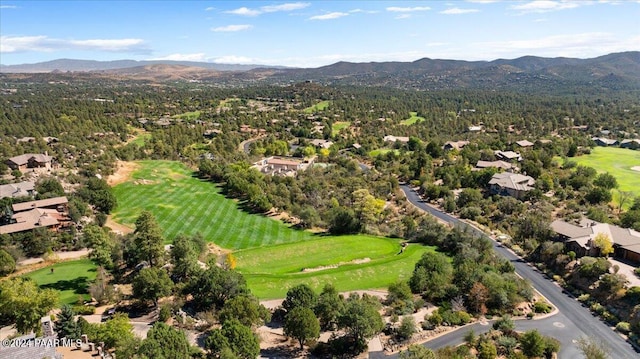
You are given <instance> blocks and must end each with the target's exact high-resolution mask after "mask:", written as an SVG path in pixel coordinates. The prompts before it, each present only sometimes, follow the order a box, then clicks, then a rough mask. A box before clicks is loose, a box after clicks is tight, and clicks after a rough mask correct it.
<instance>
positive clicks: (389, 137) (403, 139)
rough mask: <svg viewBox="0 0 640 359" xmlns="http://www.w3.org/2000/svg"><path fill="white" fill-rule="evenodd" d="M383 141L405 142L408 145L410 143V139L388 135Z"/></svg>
mask: <svg viewBox="0 0 640 359" xmlns="http://www.w3.org/2000/svg"><path fill="white" fill-rule="evenodd" d="M383 140H384V142H403V143H407V142H409V137H402V136H392V135H386V136H384V138H383Z"/></svg>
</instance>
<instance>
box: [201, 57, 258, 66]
mask: <svg viewBox="0 0 640 359" xmlns="http://www.w3.org/2000/svg"><path fill="white" fill-rule="evenodd" d="M211 62H214V63H216V64H244V65H247V64H262V62H255V60H253V59H252V58H250V57H246V56H235V55H227V56H221V57H216V58H215V59H213V60H211Z"/></svg>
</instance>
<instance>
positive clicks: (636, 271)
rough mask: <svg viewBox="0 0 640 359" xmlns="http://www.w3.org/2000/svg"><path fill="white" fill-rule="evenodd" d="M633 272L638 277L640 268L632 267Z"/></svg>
mask: <svg viewBox="0 0 640 359" xmlns="http://www.w3.org/2000/svg"><path fill="white" fill-rule="evenodd" d="M633 273H635V274H636V275H637V276H638V277H640V268H636V269H634V270H633Z"/></svg>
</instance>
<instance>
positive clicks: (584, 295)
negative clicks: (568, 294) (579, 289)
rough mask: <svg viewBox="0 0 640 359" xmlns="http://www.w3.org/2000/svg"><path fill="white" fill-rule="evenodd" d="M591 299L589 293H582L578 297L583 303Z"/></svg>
mask: <svg viewBox="0 0 640 359" xmlns="http://www.w3.org/2000/svg"><path fill="white" fill-rule="evenodd" d="M589 299H591V295H589V293H584V294H580V296H579V297H578V301H579V302H581V303H585V302H588V301H589Z"/></svg>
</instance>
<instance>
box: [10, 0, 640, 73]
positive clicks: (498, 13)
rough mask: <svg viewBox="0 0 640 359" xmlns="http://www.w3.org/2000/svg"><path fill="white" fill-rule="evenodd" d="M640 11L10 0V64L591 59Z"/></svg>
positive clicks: (555, 2)
mask: <svg viewBox="0 0 640 359" xmlns="http://www.w3.org/2000/svg"><path fill="white" fill-rule="evenodd" d="M639 19H640V1H639V0H618V1H616V0H593V1H588V0H543V1H494V0H468V1H291V2H279V1H95V0H91V1H62V2H61V1H11V0H0V36H1V38H0V63H2V64H4V65H12V64H21V63H34V62H40V61H48V60H53V59H58V58H74V59H90V60H118V59H134V60H151V59H170V60H191V61H205V62H216V63H235V64H265V65H283V66H296V67H317V66H323V65H328V64H331V63H335V62H337V61H352V62H368V61H414V60H417V59H420V58H423V57H429V58H440V59H458V60H494V59H497V58H516V57H520V56H524V55H536V56H545V57H557V56H565V57H578V58H590V57H596V56H600V55H604V54H608V53H611V52H620V51H631V50H634V51H637V50H640V20H639Z"/></svg>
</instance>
